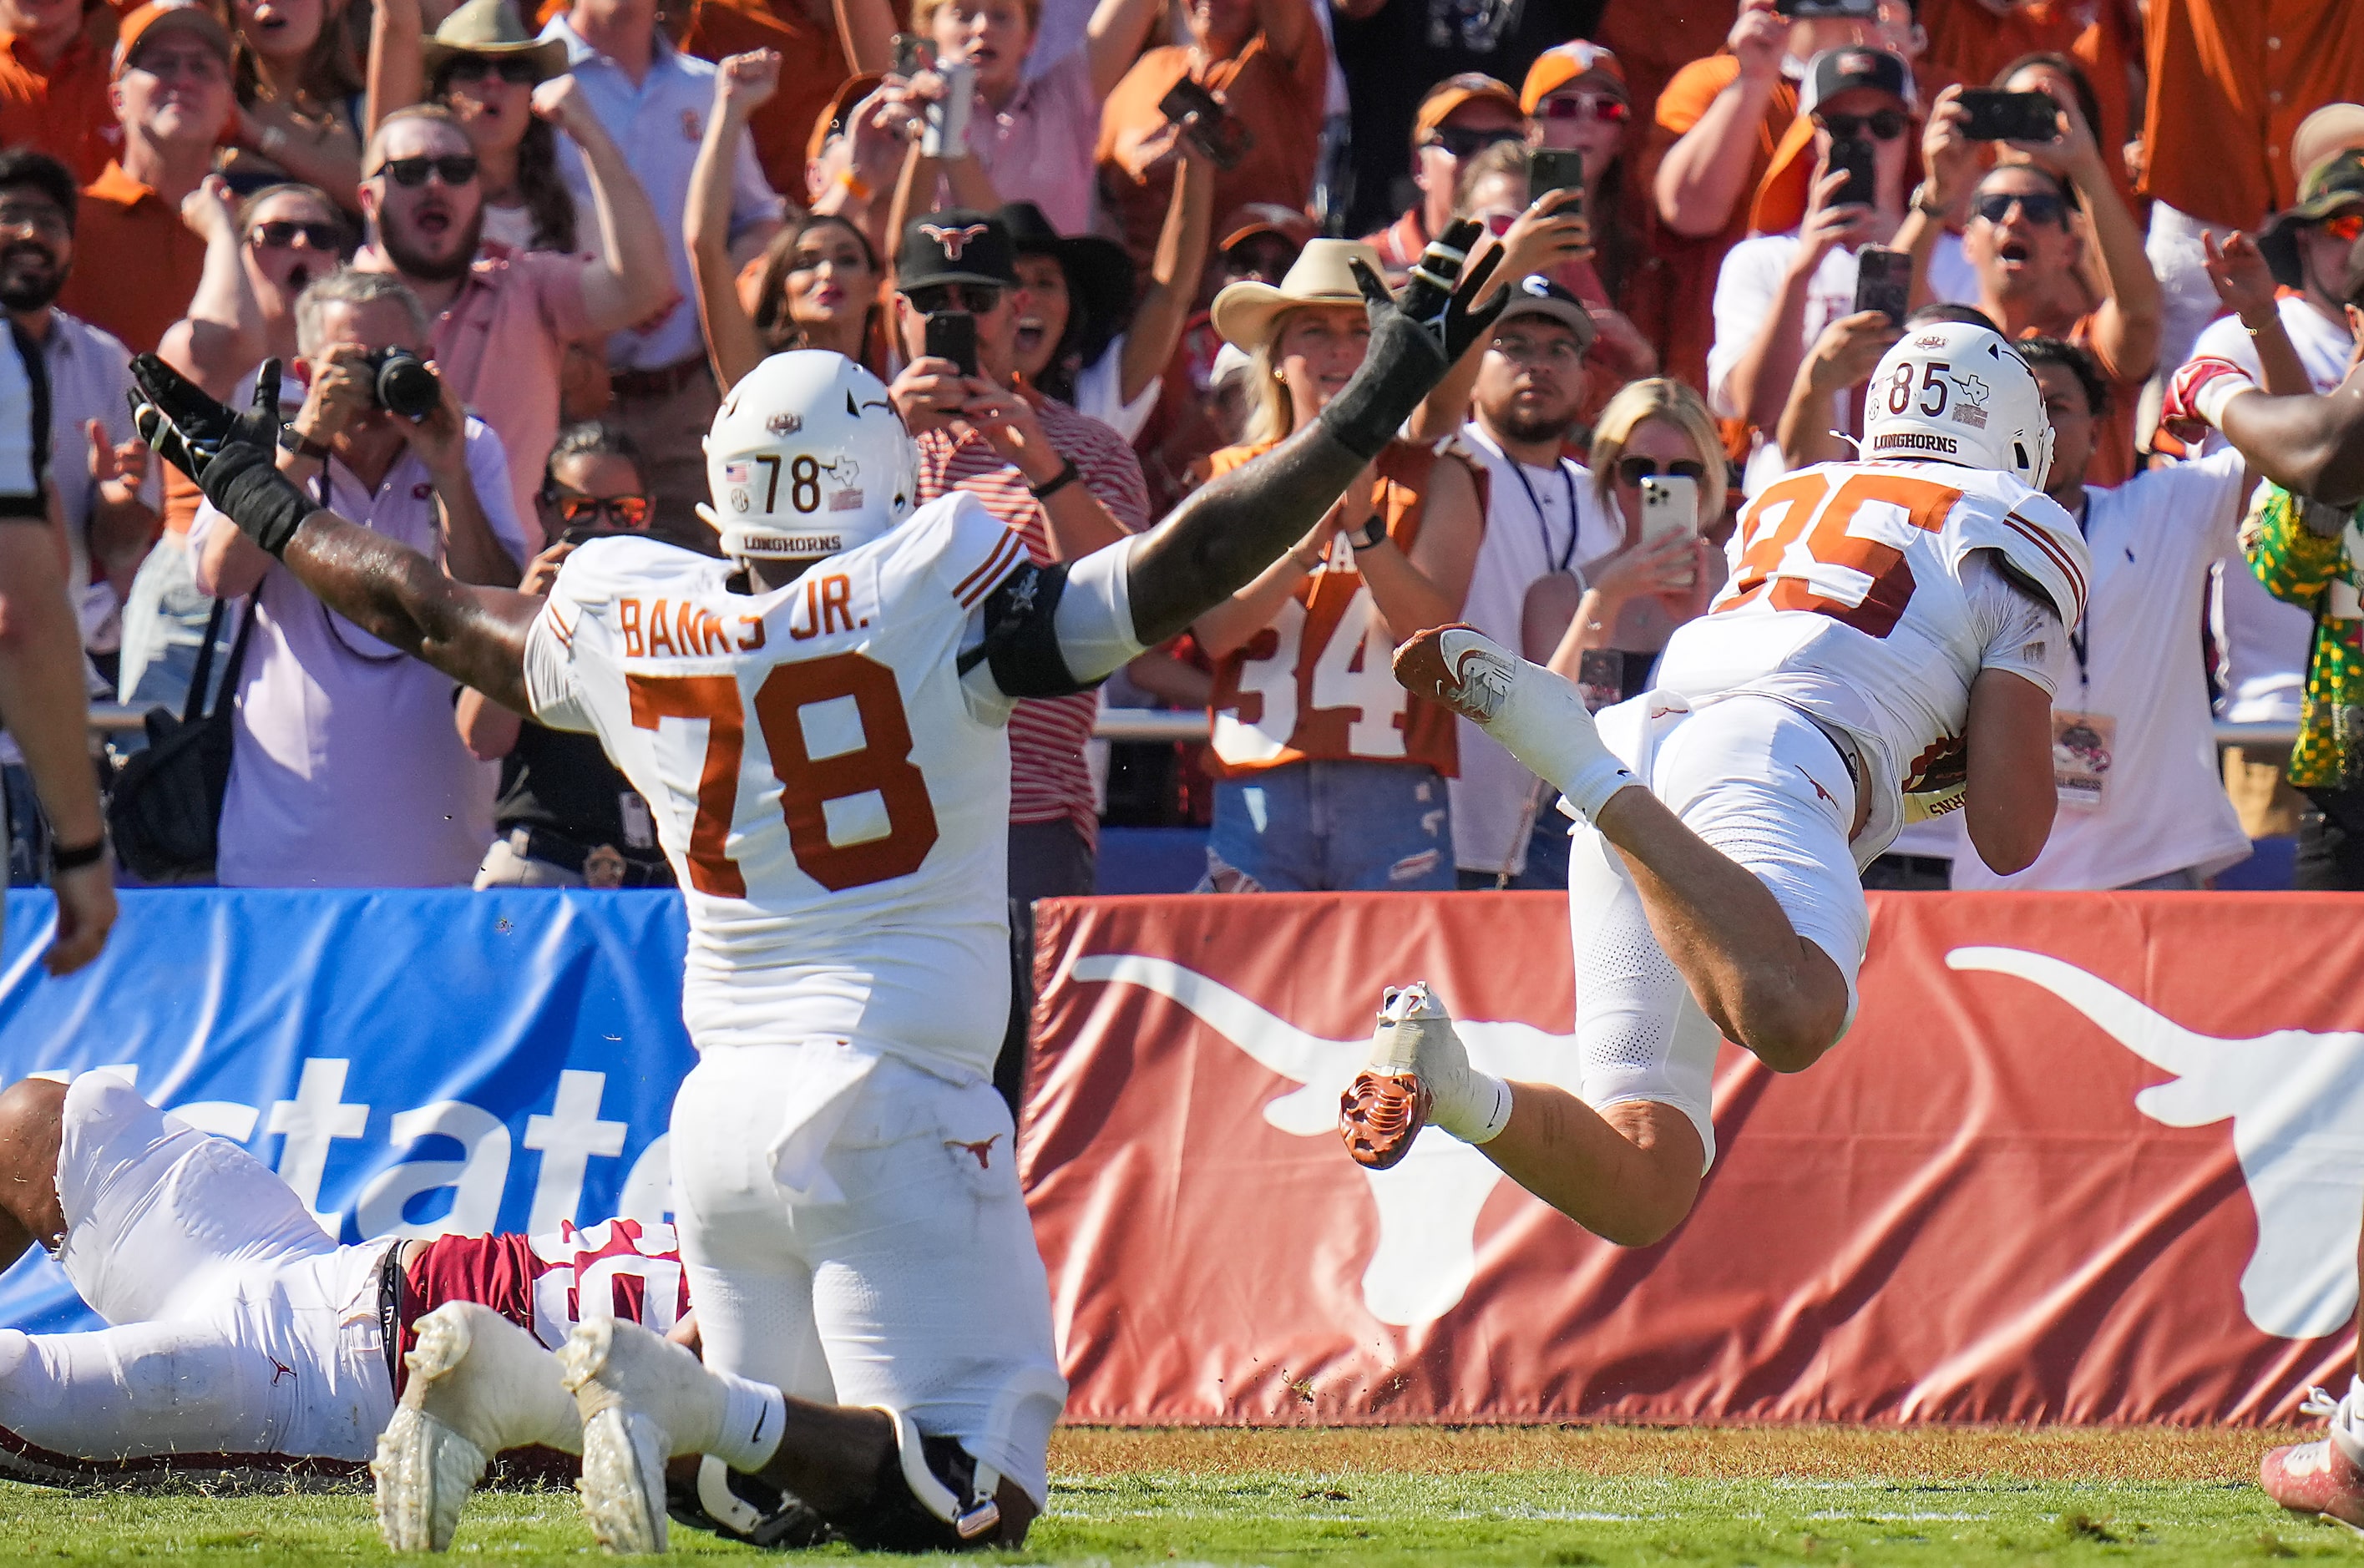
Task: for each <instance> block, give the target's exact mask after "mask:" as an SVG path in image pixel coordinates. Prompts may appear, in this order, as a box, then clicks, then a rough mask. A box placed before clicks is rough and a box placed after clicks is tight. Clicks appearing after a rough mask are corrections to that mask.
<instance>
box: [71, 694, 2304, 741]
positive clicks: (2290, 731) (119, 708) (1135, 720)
mask: <svg viewBox="0 0 2364 1568" xmlns="http://www.w3.org/2000/svg"><path fill="white" fill-rule="evenodd" d="M149 711H150V710H149V709H148V708H146V707H132V706H128V705H126V704H123V703H93V704H91V705H90V727H91V728H93V729H95V730H97V731H98V732H99V733H101V734H103V735H119V734H123V733H126V732H128V731H131V730H136V729H138V728H140V726H141V725H142V724H143V723H144V722H145V721H146V718H147V715H148V713H149ZM1213 728H1214V727H1213V724H1212V721H1211V720H1210V719H1209V718H1208V717H1207V714H1206V712H1205V710H1204V709H1199V708H1156V707H1109V708H1102V709H1101V710H1100V714H1099V719H1098V722H1097V723H1096V724H1094V725H1093V727H1092V733H1093V735H1094V736H1096V737H1097V738H1098V739H1099V740H1138V741H1147V742H1151V743H1162V742H1169V741H1194V740H1196V741H1203V740H1206V739H1207V738H1208V736H1209V735H1210V733H1211V732H1212V730H1213ZM2297 739H2298V726H2297V725H2295V724H2235V723H2233V722H2231V721H2230V720H2228V719H2221V718H2220V719H2218V720H2217V721H2216V744H2218V745H2219V746H2260V747H2266V746H2287V745H2289V744H2290V743H2291V742H2292V741H2293V740H2297Z"/></svg>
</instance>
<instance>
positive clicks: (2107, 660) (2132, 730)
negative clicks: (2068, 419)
mask: <svg viewBox="0 0 2364 1568" xmlns="http://www.w3.org/2000/svg"><path fill="white" fill-rule="evenodd" d="M2241 467H2242V459H2241V454H2240V453H2238V452H2236V451H2230V450H2227V451H2224V452H2219V453H2217V454H2216V455H2214V456H2213V457H2209V458H2205V459H2202V460H2201V461H2200V462H2182V463H2176V464H2173V465H2171V466H2169V467H2166V468H2157V469H2152V470H2150V471H2149V472H2148V473H2139V474H2136V475H2135V477H2134V478H2132V479H2130V480H2128V481H2126V483H2124V484H2121V485H2118V486H2117V487H2115V488H2114V489H2101V488H2096V487H2088V488H2087V490H2086V492H2085V495H2086V499H2087V510H2086V514H2085V518H2084V524H2085V539H2086V542H2087V543H2088V544H2089V545H2090V546H2091V549H2092V555H2093V578H2092V593H2091V597H2090V598H2088V599H2087V601H2086V605H2085V619H2084V623H2083V625H2081V626H2080V628H2078V630H2077V633H2076V637H2075V639H2074V640H2073V641H2072V643H2071V645H2070V646H2071V654H2072V656H2071V657H2070V658H2069V660H2067V661H2065V662H2063V663H2062V664H2061V666H2060V689H2059V691H2057V693H2055V694H2054V695H2053V698H2052V711H2053V717H2054V721H2055V733H2056V734H2057V733H2059V731H2060V727H2061V722H2062V720H2063V718H2064V716H2066V715H2069V714H2076V713H2083V714H2088V715H2093V716H2098V720H2106V722H2100V721H2098V720H2097V721H2094V722H2091V723H2089V726H2088V728H2090V729H2091V731H2092V732H2093V733H2095V734H2098V735H2101V736H2102V737H2103V738H2104V740H2105V741H2106V743H2107V749H2108V751H2109V768H2108V770H2107V773H2106V774H2105V775H2103V776H2104V777H2105V778H2106V781H2107V782H2106V784H2104V786H2103V788H2102V798H2101V801H2100V803H2099V804H2098V805H2086V804H2081V803H2080V804H2072V803H2071V802H2070V801H2069V800H2066V799H2064V800H2062V801H2061V802H2060V805H2059V806H2058V809H2057V814H2056V815H2055V816H2054V817H2053V819H2052V837H2051V839H2050V840H2049V841H2048V842H2046V845H2045V846H2044V852H2043V853H2042V854H2040V855H2038V856H2037V857H2036V859H2035V864H2034V865H2031V866H2029V867H2028V868H2027V869H2026V870H2025V871H2023V872H2020V873H2017V874H2016V875H2013V876H1997V875H1996V874H1995V873H1993V872H1991V871H1989V870H1988V869H1987V866H1986V862H1983V861H1981V860H1979V857H1978V854H1977V851H1974V850H1972V849H1971V848H1970V847H1969V846H1968V844H1964V845H1962V846H1961V848H1960V849H1958V850H1957V851H1956V852H1955V856H1954V886H1955V887H1956V888H1979V889H1992V888H2035V889H2044V890H2054V891H2067V890H2073V889H2097V888H2109V887H2124V886H2125V885H2126V884H2128V883H2134V882H2141V881H2143V880H2145V879H2146V878H2148V877H2154V876H2159V875H2163V874H2165V873H2168V872H2172V871H2180V870H2181V869H2183V868H2184V867H2186V866H2190V867H2194V868H2196V869H2197V870H2198V871H2199V873H2200V874H2202V875H2203V876H2210V875H2213V874H2214V873H2217V872H2220V871H2222V870H2224V869H2225V867H2226V866H2228V865H2232V864H2234V863H2235V862H2238V861H2242V860H2246V859H2247V858H2248V854H2249V840H2248V837H2247V834H2245V833H2243V832H2242V831H2241V821H2240V818H2239V817H2238V816H2237V815H2236V814H2235V812H2234V810H2233V805H2232V802H2230V801H2229V800H2227V799H2225V785H2224V781H2223V779H2222V776H2221V775H2220V773H2218V770H2217V766H2216V740H2215V732H2214V728H2213V723H2212V720H2211V717H2210V714H2209V711H2208V682H2207V675H2206V671H2205V669H2204V667H2203V665H2202V658H2201V651H2200V639H2199V635H2198V632H2199V626H2200V609H2201V606H2202V602H2203V598H2202V595H2204V594H2205V593H2206V592H2207V586H2208V568H2209V563H2210V562H2213V561H2215V560H2216V559H2217V558H2218V557H2220V556H2222V555H2224V554H2225V552H2226V551H2227V550H2232V549H2233V548H2234V546H2235V534H2236V531H2237V529H2238V528H2239V527H2240V521H2241V512H2242V508H2243V503H2244V502H2245V501H2246V500H2247V497H2246V496H2245V495H2243V494H2242V492H2241ZM2080 648H2081V650H2082V657H2081V658H2079V657H2076V656H2075V653H2076V651H2077V650H2078V649H2080ZM2060 755H2061V753H2060V751H2059V750H2058V749H2057V748H2056V751H2055V759H2056V762H2057V761H2058V760H2059V758H2060ZM2087 771H2088V772H2090V769H2089V770H2087Z"/></svg>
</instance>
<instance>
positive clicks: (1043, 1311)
mask: <svg viewBox="0 0 2364 1568" xmlns="http://www.w3.org/2000/svg"><path fill="white" fill-rule="evenodd" d="M947 1005H948V1006H956V1005H957V1004H956V1003H953V1002H948V1003H947ZM1014 1141H1015V1133H1014V1129H1013V1128H1012V1126H1011V1124H1010V1119H1009V1107H1008V1106H1005V1105H1004V1104H1003V1103H1002V1100H1001V1096H1000V1095H998V1094H996V1093H995V1092H994V1089H993V1085H992V1084H987V1083H985V1082H983V1081H982V1080H979V1081H976V1082H974V1083H969V1084H954V1083H953V1082H950V1081H949V1080H947V1079H944V1078H941V1077H938V1076H936V1075H935V1074H934V1073H929V1072H926V1071H924V1070H922V1069H920V1068H919V1067H916V1066H913V1065H911V1064H909V1063H908V1062H902V1061H899V1060H898V1059H896V1058H894V1057H880V1056H875V1055H871V1054H869V1053H867V1052H864V1051H857V1050H855V1049H854V1048H852V1047H849V1046H846V1045H843V1044H842V1043H840V1042H837V1041H834V1040H813V1041H808V1042H805V1043H802V1044H798V1045H781V1046H718V1047H715V1048H713V1049H711V1050H708V1051H706V1052H705V1053H704V1055H703V1056H702V1057H701V1058H700V1059H699V1061H698V1064H697V1067H696V1068H695V1069H694V1070H692V1072H691V1073H690V1074H689V1076H688V1078H687V1079H686V1080H685V1081H684V1082H683V1084H682V1086H681V1090H680V1093H679V1094H678V1095H675V1098H674V1107H673V1140H672V1145H671V1147H672V1150H673V1175H674V1203H675V1221H676V1229H678V1231H679V1233H680V1237H681V1256H682V1262H683V1264H684V1266H685V1267H686V1269H687V1270H688V1273H689V1292H690V1299H691V1300H693V1301H695V1302H696V1303H697V1320H698V1326H699V1330H700V1332H701V1334H702V1335H703V1337H704V1346H705V1355H706V1362H707V1364H708V1365H709V1366H712V1367H715V1368H717V1369H719V1370H720V1371H724V1372H730V1373H737V1374H738V1375H739V1376H742V1377H746V1378H752V1379H753V1380H755V1381H757V1382H761V1383H769V1384H772V1385H775V1386H777V1387H778V1388H780V1389H781V1390H783V1391H784V1392H786V1393H788V1394H792V1395H795V1396H798V1397H800V1398H805V1399H809V1400H813V1401H816V1402H819V1403H823V1404H844V1405H876V1406H884V1407H887V1408H889V1409H893V1410H898V1411H901V1412H902V1413H904V1414H906V1415H908V1416H909V1417H910V1418H912V1419H913V1420H914V1421H916V1422H917V1423H918V1424H919V1427H920V1430H921V1431H922V1432H925V1433H927V1434H929V1435H930V1436H942V1437H950V1438H953V1439H955V1440H958V1441H959V1442H960V1443H961V1445H962V1446H963V1447H965V1449H967V1450H968V1451H969V1452H970V1454H971V1455H973V1456H974V1457H976V1459H978V1460H980V1461H982V1462H985V1463H987V1464H990V1465H992V1466H993V1467H994V1468H995V1469H996V1470H998V1471H999V1472H1001V1473H1002V1474H1004V1475H1006V1476H1008V1477H1009V1478H1010V1479H1011V1480H1013V1481H1016V1482H1017V1483H1018V1484H1019V1485H1020V1486H1022V1487H1023V1488H1024V1489H1025V1491H1026V1493H1027V1495H1028V1496H1031V1497H1032V1498H1033V1499H1034V1501H1035V1502H1036V1504H1037V1505H1040V1504H1041V1503H1042V1502H1043V1499H1044V1498H1045V1496H1047V1494H1048V1492H1049V1486H1050V1478H1049V1473H1048V1472H1049V1451H1050V1441H1051V1426H1052V1423H1053V1422H1054V1421H1055V1420H1056V1419H1057V1418H1058V1415H1059V1411H1060V1409H1061V1407H1063V1406H1064V1405H1065V1402H1066V1396H1067V1385H1066V1382H1065V1379H1063V1378H1062V1377H1061V1376H1060V1375H1059V1368H1058V1359H1057V1356H1056V1354H1055V1353H1054V1351H1053V1348H1052V1342H1051V1297H1050V1288H1049V1283H1048V1280H1047V1278H1046V1276H1045V1275H1044V1273H1043V1258H1042V1254H1041V1253H1040V1252H1039V1251H1037V1250H1036V1249H1035V1245H1034V1230H1033V1227H1032V1225H1031V1222H1030V1221H1029V1220H1028V1218H1027V1214H1026V1204H1025V1200H1024V1198H1023V1197H1022V1196H1021V1195H1020V1193H1019V1187H1018V1170H1017V1156H1016V1152H1015V1151H1014V1149H1013V1148H1012V1144H1013V1143H1014Z"/></svg>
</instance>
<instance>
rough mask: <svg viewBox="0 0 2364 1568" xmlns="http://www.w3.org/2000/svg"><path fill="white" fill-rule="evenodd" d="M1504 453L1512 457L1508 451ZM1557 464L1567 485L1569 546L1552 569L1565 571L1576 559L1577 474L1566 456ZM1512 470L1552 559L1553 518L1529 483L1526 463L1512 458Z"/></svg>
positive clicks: (1561, 553)
mask: <svg viewBox="0 0 2364 1568" xmlns="http://www.w3.org/2000/svg"><path fill="white" fill-rule="evenodd" d="M1502 455H1503V456H1505V457H1510V454H1509V453H1508V452H1505V453H1503V454H1502ZM1556 466H1557V467H1558V469H1559V482H1560V483H1561V484H1565V485H1567V549H1566V550H1561V551H1560V552H1559V560H1557V561H1556V562H1553V563H1552V570H1553V571H1554V572H1565V571H1567V563H1568V562H1571V561H1573V560H1575V559H1576V475H1575V474H1573V473H1569V472H1568V462H1567V459H1566V458H1562V459H1560V460H1559V462H1558V464H1557V465H1556ZM1511 473H1514V474H1516V475H1517V476H1518V480H1519V488H1520V489H1522V490H1523V491H1525V492H1526V493H1527V505H1528V506H1531V507H1533V509H1534V514H1535V531H1536V532H1537V533H1539V534H1541V535H1542V536H1543V541H1544V560H1545V561H1551V558H1552V542H1551V518H1550V517H1548V516H1546V515H1545V514H1544V503H1543V497H1542V496H1540V495H1536V494H1535V487H1534V486H1533V484H1529V483H1528V481H1527V465H1526V464H1525V463H1523V462H1520V461H1519V460H1518V459H1517V458H1514V457H1513V458H1511Z"/></svg>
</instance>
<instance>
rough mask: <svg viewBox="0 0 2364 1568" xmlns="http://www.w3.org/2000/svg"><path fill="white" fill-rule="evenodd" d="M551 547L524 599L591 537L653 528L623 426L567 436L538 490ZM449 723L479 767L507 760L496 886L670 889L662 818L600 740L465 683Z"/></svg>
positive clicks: (538, 561)
mask: <svg viewBox="0 0 2364 1568" xmlns="http://www.w3.org/2000/svg"><path fill="white" fill-rule="evenodd" d="M534 500H535V504H536V505H537V506H539V507H540V508H541V526H542V531H543V533H544V534H545V535H546V536H547V537H548V538H549V539H551V540H552V544H551V546H550V548H549V549H547V550H543V551H542V552H541V554H539V555H537V556H535V557H534V558H533V559H532V560H531V561H530V562H527V563H526V569H525V577H524V580H523V581H521V582H520V583H519V584H518V591H519V593H521V594H547V593H548V592H550V585H551V584H552V583H553V582H555V581H556V580H557V578H558V569H559V568H560V567H561V566H563V565H564V564H565V562H566V558H567V557H568V556H570V555H572V554H574V549H575V546H577V545H578V544H581V543H582V542H583V541H584V540H585V539H597V538H599V537H601V536H602V535H605V534H611V533H641V532H645V531H646V530H647V528H648V526H649V519H650V517H652V516H654V515H655V510H656V508H655V505H654V503H653V502H652V499H651V498H650V495H649V487H648V484H647V481H646V480H644V479H643V478H642V477H641V452H640V449H639V448H638V447H636V446H634V445H633V444H632V439H631V438H630V436H627V435H625V434H624V433H623V432H622V431H620V430H615V429H610V428H608V427H607V426H605V425H599V424H583V425H576V426H574V427H572V428H569V429H566V430H564V431H562V432H561V433H560V435H559V438H558V444H557V445H556V446H555V447H553V448H552V449H551V453H550V462H549V463H548V464H547V465H546V466H545V467H544V468H543V469H542V474H541V489H540V490H539V491H537V492H536V493H535V495H534ZM452 723H453V725H454V727H455V728H458V730H459V732H460V742H461V744H462V745H463V746H465V747H467V748H468V751H469V752H470V754H471V755H473V756H474V757H475V758H476V759H477V760H478V761H479V762H499V763H500V765H501V782H500V793H499V794H498V795H497V796H496V798H495V800H494V803H493V830H494V832H495V834H496V837H495V838H494V840H493V842H492V847H491V848H489V849H487V850H486V851H485V862H484V864H483V865H481V866H479V867H478V868H477V869H476V883H475V885H476V887H477V889H478V891H482V890H483V889H485V888H487V887H671V886H672V885H674V880H673V867H672V865H671V864H670V863H669V862H667V861H666V860H665V858H664V851H663V850H662V849H660V848H659V847H658V845H657V838H656V819H655V818H654V817H651V816H650V815H649V806H648V802H646V801H645V800H642V799H641V796H640V793H639V792H638V791H636V790H635V789H633V788H632V786H631V784H630V782H628V781H627V780H626V779H625V777H624V775H623V774H622V773H619V772H618V771H617V768H616V764H615V763H613V762H609V761H608V754H607V753H606V752H605V751H601V750H600V749H599V742H598V740H597V738H596V737H594V736H589V735H578V734H576V733H574V731H572V730H565V729H552V728H548V727H547V726H544V725H540V724H536V723H534V722H533V721H532V720H531V719H530V718H525V717H521V716H519V714H518V713H516V712H515V711H514V710H512V709H509V708H506V707H503V706H501V705H500V704H498V703H496V702H495V701H493V700H492V699H491V698H490V697H488V696H486V695H485V694H484V693H482V692H480V691H478V690H476V689H475V688H474V687H473V686H463V687H462V688H461V689H460V695H459V699H458V701H457V702H455V703H454V704H453V705H452Z"/></svg>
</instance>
